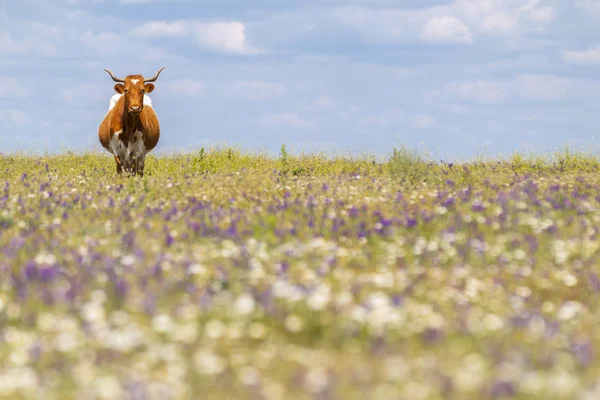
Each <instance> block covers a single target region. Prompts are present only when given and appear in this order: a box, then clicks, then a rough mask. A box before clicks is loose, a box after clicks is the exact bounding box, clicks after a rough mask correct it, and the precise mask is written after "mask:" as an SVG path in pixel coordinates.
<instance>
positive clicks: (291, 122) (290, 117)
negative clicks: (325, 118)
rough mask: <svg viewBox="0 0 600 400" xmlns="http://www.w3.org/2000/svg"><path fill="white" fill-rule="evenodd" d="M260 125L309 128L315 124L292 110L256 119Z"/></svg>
mask: <svg viewBox="0 0 600 400" xmlns="http://www.w3.org/2000/svg"><path fill="white" fill-rule="evenodd" d="M258 122H259V123H260V124H261V125H267V126H285V127H291V128H305V129H311V128H314V127H315V125H314V124H313V123H310V122H308V121H306V120H305V119H303V118H301V117H300V116H299V115H298V114H296V113H294V112H281V113H271V114H267V115H265V116H264V117H262V118H261V119H260V120H259V121H258Z"/></svg>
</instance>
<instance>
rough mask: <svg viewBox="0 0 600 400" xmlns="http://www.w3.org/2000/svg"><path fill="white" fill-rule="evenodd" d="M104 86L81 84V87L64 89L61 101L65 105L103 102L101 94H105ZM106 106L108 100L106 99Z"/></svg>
mask: <svg viewBox="0 0 600 400" xmlns="http://www.w3.org/2000/svg"><path fill="white" fill-rule="evenodd" d="M106 87H107V86H106V85H100V84H96V83H82V84H81V85H78V86H75V87H72V88H67V89H64V90H63V92H62V97H63V100H64V101H66V102H67V103H71V104H78V103H81V102H82V101H90V100H92V101H100V100H104V97H103V93H104V92H106V90H105V89H106ZM106 103H107V104H108V99H106Z"/></svg>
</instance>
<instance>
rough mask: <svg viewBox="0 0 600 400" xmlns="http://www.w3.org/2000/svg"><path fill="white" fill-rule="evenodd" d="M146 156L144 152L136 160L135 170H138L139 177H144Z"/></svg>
mask: <svg viewBox="0 0 600 400" xmlns="http://www.w3.org/2000/svg"><path fill="white" fill-rule="evenodd" d="M145 158H146V155H145V154H144V152H141V153H139V154H137V156H136V158H135V169H136V174H137V175H139V176H144V161H145Z"/></svg>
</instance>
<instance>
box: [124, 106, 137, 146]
mask: <svg viewBox="0 0 600 400" xmlns="http://www.w3.org/2000/svg"><path fill="white" fill-rule="evenodd" d="M127 110H128V107H127V103H126V102H125V101H124V102H123V111H122V114H121V115H122V123H123V133H122V136H124V137H125V138H128V137H130V136H131V135H133V134H134V133H135V131H136V129H138V128H139V125H140V114H132V113H130V112H128V111H127Z"/></svg>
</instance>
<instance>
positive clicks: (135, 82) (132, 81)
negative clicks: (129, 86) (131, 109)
mask: <svg viewBox="0 0 600 400" xmlns="http://www.w3.org/2000/svg"><path fill="white" fill-rule="evenodd" d="M139 81H140V80H139V79H132V80H131V83H133V84H134V85H137V83H138V82H139Z"/></svg>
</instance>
